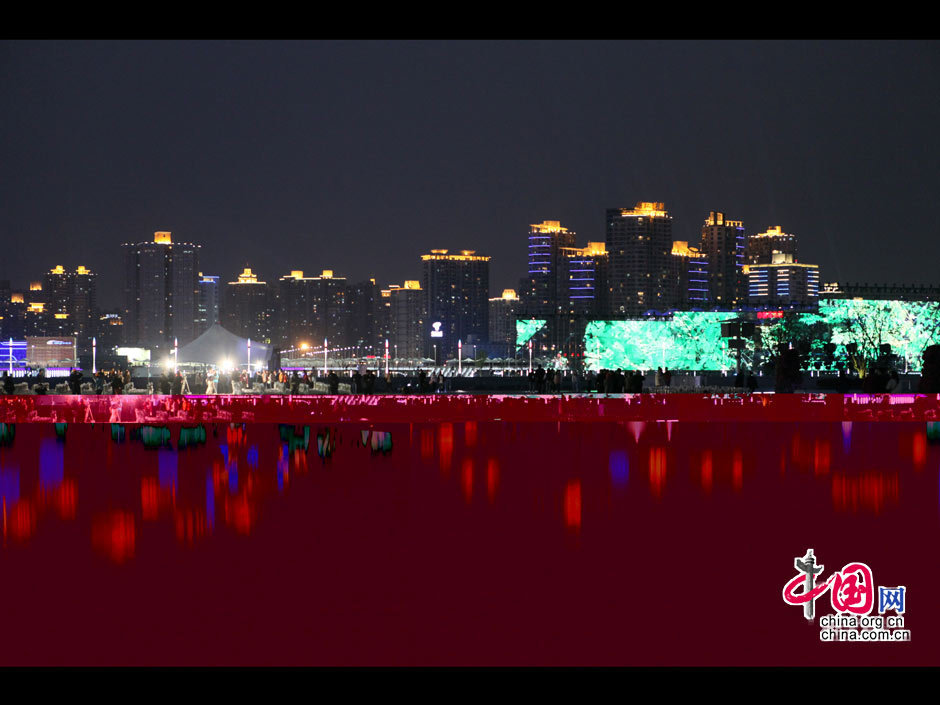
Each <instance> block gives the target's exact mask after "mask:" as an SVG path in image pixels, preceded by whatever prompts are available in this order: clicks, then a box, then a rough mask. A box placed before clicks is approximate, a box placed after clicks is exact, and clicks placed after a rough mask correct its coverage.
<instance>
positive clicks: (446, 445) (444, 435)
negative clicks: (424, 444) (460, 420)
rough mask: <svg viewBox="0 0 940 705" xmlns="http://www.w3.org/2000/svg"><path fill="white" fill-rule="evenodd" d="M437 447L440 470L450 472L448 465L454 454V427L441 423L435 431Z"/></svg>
mask: <svg viewBox="0 0 940 705" xmlns="http://www.w3.org/2000/svg"><path fill="white" fill-rule="evenodd" d="M437 445H438V448H439V453H440V456H439V460H440V465H441V470H442V471H443V472H445V473H446V472H447V471H448V470H450V463H451V459H452V456H453V453H454V426H453V424H449V423H442V424H441V426H440V428H438V430H437Z"/></svg>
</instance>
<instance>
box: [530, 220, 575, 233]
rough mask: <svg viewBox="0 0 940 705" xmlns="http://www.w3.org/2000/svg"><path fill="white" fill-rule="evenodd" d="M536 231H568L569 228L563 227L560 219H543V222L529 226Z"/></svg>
mask: <svg viewBox="0 0 940 705" xmlns="http://www.w3.org/2000/svg"><path fill="white" fill-rule="evenodd" d="M529 227H530V228H532V232H534V233H545V234H548V233H566V232H568V228H563V227H561V221H560V220H543V221H542V222H541V223H533V224H532V225H530V226H529Z"/></svg>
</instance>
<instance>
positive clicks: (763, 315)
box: [757, 311, 783, 319]
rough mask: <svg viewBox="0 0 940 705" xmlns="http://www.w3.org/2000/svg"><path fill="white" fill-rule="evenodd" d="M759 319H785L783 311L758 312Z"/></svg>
mask: <svg viewBox="0 0 940 705" xmlns="http://www.w3.org/2000/svg"><path fill="white" fill-rule="evenodd" d="M757 318H758V319H764V318H783V311H758V312H757Z"/></svg>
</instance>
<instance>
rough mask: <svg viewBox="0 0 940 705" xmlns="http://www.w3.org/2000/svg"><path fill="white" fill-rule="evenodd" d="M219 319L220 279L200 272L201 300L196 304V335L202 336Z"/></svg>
mask: <svg viewBox="0 0 940 705" xmlns="http://www.w3.org/2000/svg"><path fill="white" fill-rule="evenodd" d="M220 321H221V319H220V317H219V277H217V276H210V275H207V274H203V273H202V272H199V299H198V301H197V304H196V335H197V336H198V335H202V334H203V333H205V332H206V331H207V330H209V329H210V328H211V327H212V326H213V324H215V323H219V322H220Z"/></svg>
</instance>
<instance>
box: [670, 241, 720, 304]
mask: <svg viewBox="0 0 940 705" xmlns="http://www.w3.org/2000/svg"><path fill="white" fill-rule="evenodd" d="M672 261H673V267H674V270H673V277H674V278H675V294H674V299H673V304H672V307H674V308H676V309H681V310H689V309H699V310H701V309H704V308H708V307H709V304H710V302H711V286H710V277H709V269H710V264H711V259H710V258H709V256H708V255H707V254H705V253H704V252H702V251H701V250H700V249H699V248H697V247H689V243H688V242H686V241H684V240H676V241H675V242H673V243H672Z"/></svg>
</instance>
